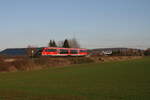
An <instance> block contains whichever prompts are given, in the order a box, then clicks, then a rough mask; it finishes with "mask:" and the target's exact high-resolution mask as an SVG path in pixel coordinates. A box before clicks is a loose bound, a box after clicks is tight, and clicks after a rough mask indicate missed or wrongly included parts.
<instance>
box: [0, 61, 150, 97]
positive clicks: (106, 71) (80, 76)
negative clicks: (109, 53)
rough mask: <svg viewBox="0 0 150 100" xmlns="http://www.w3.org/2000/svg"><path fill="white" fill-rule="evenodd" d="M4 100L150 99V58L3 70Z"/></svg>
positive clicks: (0, 84)
mask: <svg viewBox="0 0 150 100" xmlns="http://www.w3.org/2000/svg"><path fill="white" fill-rule="evenodd" d="M0 100H150V58H143V59H138V60H131V61H122V62H107V63H97V64H82V65H72V66H68V67H60V68H57V67H55V68H49V69H44V70H38V71H28V72H13V73H7V72H6V73H0Z"/></svg>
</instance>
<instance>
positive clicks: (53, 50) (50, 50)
mask: <svg viewBox="0 0 150 100" xmlns="http://www.w3.org/2000/svg"><path fill="white" fill-rule="evenodd" d="M56 51H57V50H56V49H46V50H45V52H56Z"/></svg>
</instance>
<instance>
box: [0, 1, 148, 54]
mask: <svg viewBox="0 0 150 100" xmlns="http://www.w3.org/2000/svg"><path fill="white" fill-rule="evenodd" d="M149 5H150V1H149V0H126V1H123V0H114V1H113V2H112V0H63V1H60V0H55V1H52V0H25V1H24V0H13V1H11V0H5V1H0V11H1V14H0V22H1V23H0V34H1V37H0V51H1V50H3V49H6V48H23V47H27V46H29V45H31V46H37V47H42V46H47V44H48V42H49V40H50V39H53V40H55V41H61V40H64V39H66V38H74V37H75V38H76V39H77V40H78V41H79V43H80V44H81V47H83V48H88V49H90V48H116V47H119V48H120V47H125V48H138V49H147V48H150V12H149V11H150V6H149Z"/></svg>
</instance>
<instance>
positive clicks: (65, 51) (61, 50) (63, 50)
mask: <svg viewBox="0 0 150 100" xmlns="http://www.w3.org/2000/svg"><path fill="white" fill-rule="evenodd" d="M60 54H68V50H65V49H60Z"/></svg>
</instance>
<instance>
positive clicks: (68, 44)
mask: <svg viewBox="0 0 150 100" xmlns="http://www.w3.org/2000/svg"><path fill="white" fill-rule="evenodd" d="M48 47H62V48H80V44H79V42H78V41H77V39H76V38H72V39H65V40H64V41H58V42H57V43H56V41H55V40H50V41H49V43H48Z"/></svg>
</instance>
